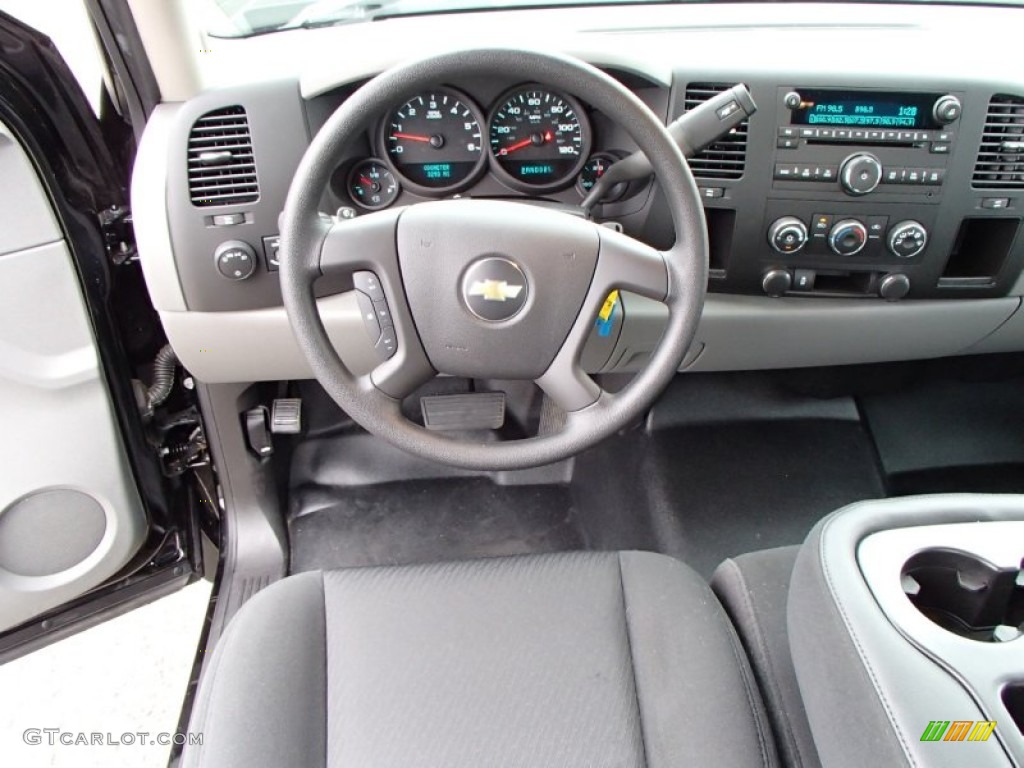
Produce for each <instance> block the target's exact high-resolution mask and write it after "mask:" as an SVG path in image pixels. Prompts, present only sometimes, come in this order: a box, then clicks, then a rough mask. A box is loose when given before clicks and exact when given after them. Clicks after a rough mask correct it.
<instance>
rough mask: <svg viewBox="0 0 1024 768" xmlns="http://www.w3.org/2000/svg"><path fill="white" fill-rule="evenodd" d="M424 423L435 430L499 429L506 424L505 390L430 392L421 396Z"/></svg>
mask: <svg viewBox="0 0 1024 768" xmlns="http://www.w3.org/2000/svg"><path fill="white" fill-rule="evenodd" d="M420 410H421V411H422V412H423V426H425V427H426V428H427V429H432V430H435V431H438V432H441V431H449V430H456V429H458V430H470V429H499V428H500V427H502V426H504V424H505V393H504V392H475V393H472V394H468V395H432V396H430V397H422V398H420Z"/></svg>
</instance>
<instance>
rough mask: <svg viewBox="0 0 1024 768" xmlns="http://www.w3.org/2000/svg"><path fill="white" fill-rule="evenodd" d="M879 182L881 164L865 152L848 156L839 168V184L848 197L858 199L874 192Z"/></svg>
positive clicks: (880, 179)
mask: <svg viewBox="0 0 1024 768" xmlns="http://www.w3.org/2000/svg"><path fill="white" fill-rule="evenodd" d="M881 181H882V164H881V163H880V162H878V158H877V157H875V156H874V155H869V154H867V153H866V152H861V153H858V154H856V155H850V156H849V157H848V158H846V159H845V160H844V161H843V164H842V166H841V167H840V168H839V183H840V184H841V185H842V187H843V191H844V192H846V194H848V195H854V196H855V197H859V196H860V195H866V194H868V193H870V192H874V191H875V187H877V186H878V185H879V183H881Z"/></svg>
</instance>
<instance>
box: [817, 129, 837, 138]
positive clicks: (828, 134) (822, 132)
mask: <svg viewBox="0 0 1024 768" xmlns="http://www.w3.org/2000/svg"><path fill="white" fill-rule="evenodd" d="M835 135H836V132H835V131H834V130H833V129H832V128H819V129H818V136H817V138H819V139H831V138H834V137H835Z"/></svg>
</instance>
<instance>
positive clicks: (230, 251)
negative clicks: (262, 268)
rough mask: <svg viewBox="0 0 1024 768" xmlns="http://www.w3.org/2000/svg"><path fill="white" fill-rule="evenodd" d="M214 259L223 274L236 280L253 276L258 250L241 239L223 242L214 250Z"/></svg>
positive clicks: (218, 269) (229, 278)
mask: <svg viewBox="0 0 1024 768" xmlns="http://www.w3.org/2000/svg"><path fill="white" fill-rule="evenodd" d="M213 259H214V263H215V264H216V265H217V271H218V272H220V274H221V276H222V277H226V278H227V279H228V280H234V281H235V282H239V281H241V280H245V279H247V278H250V277H252V276H253V273H254V272H255V271H256V251H254V250H253V248H252V246H251V245H249V244H248V243H243V242H242V241H241V240H229V241H228V242H226V243H221V244H220V245H219V246H217V250H216V251H214V253H213Z"/></svg>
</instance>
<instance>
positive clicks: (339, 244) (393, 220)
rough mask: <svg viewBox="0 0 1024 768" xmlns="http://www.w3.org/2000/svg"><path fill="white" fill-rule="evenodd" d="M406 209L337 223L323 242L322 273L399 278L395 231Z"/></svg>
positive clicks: (366, 215) (320, 268) (394, 279)
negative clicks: (373, 274)
mask: <svg viewBox="0 0 1024 768" xmlns="http://www.w3.org/2000/svg"><path fill="white" fill-rule="evenodd" d="M403 211H404V209H403V208H391V209H388V210H386V211H379V212H377V213H368V214H365V215H363V216H357V217H356V218H354V219H343V220H341V221H337V222H335V223H334V224H333V225H332V226H331V227H330V229H328V230H327V232H326V234H325V236H324V238H323V242H322V243H321V245H320V258H319V262H318V267H319V270H320V274H321V275H324V276H328V275H343V276H344V275H354V274H355V273H356V272H375V273H378V274H380V276H381V278H382V279H386V278H391V280H392V281H397V280H398V278H399V271H398V251H397V249H396V248H395V232H396V231H397V229H398V219H399V217H400V216H401V215H402V212H403ZM382 273H383V274H382ZM396 284H397V283H396Z"/></svg>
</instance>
